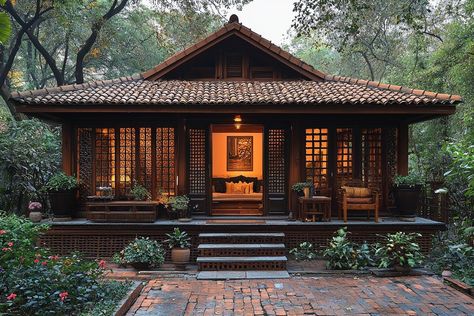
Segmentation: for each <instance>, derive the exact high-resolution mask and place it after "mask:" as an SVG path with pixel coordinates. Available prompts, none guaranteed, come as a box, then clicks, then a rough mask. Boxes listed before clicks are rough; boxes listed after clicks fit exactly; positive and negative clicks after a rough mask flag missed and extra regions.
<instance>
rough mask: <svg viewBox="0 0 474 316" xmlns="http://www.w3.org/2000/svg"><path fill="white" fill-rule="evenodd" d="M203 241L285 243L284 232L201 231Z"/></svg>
mask: <svg viewBox="0 0 474 316" xmlns="http://www.w3.org/2000/svg"><path fill="white" fill-rule="evenodd" d="M199 240H200V241H201V243H206V244H217V243H219V244H222V243H223V244H226V243H227V244H230V243H232V244H268V243H283V242H284V240H285V234H284V233H201V234H199Z"/></svg>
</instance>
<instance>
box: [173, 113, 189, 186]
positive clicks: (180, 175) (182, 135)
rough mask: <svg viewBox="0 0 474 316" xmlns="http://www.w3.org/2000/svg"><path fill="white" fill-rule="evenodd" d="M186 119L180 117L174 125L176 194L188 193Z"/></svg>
mask: <svg viewBox="0 0 474 316" xmlns="http://www.w3.org/2000/svg"><path fill="white" fill-rule="evenodd" d="M186 143H187V140H186V119H182V118H180V119H179V120H178V124H177V126H176V152H177V155H176V167H177V168H176V175H177V180H178V183H177V184H176V185H177V188H176V189H177V194H188V193H189V192H188V188H187V187H186V178H187V175H186V170H187V168H186V164H187V161H186Z"/></svg>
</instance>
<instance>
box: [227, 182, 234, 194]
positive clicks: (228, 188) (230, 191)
mask: <svg viewBox="0 0 474 316" xmlns="http://www.w3.org/2000/svg"><path fill="white" fill-rule="evenodd" d="M233 186H234V183H233V182H226V183H225V193H232V191H233V190H234V188H233Z"/></svg>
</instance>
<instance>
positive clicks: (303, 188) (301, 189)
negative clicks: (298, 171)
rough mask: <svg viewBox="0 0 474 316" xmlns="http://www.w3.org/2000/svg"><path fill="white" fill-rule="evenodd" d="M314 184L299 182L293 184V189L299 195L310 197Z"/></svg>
mask: <svg viewBox="0 0 474 316" xmlns="http://www.w3.org/2000/svg"><path fill="white" fill-rule="evenodd" d="M312 186H313V185H312V183H310V182H298V183H295V184H293V186H292V187H291V189H292V190H293V191H295V192H296V194H297V195H298V196H304V197H306V198H308V197H309V195H310V190H311V187H312Z"/></svg>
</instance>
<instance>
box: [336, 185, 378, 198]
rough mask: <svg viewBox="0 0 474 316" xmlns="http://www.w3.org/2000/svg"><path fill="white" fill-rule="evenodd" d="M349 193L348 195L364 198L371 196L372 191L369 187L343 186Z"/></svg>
mask: <svg viewBox="0 0 474 316" xmlns="http://www.w3.org/2000/svg"><path fill="white" fill-rule="evenodd" d="M342 189H344V190H345V191H346V193H347V197H354V198H359V197H360V198H362V197H370V196H371V195H372V192H371V191H370V189H368V188H359V187H342Z"/></svg>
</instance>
